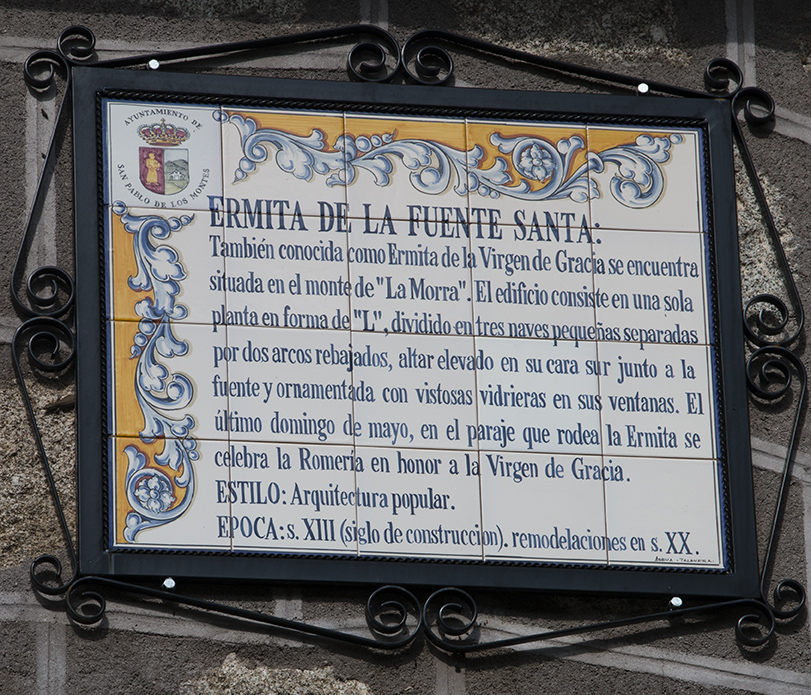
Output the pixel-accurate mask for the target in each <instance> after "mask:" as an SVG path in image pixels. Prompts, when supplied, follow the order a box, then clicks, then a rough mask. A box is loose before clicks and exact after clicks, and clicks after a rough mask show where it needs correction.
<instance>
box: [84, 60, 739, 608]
mask: <svg viewBox="0 0 811 695" xmlns="http://www.w3.org/2000/svg"><path fill="white" fill-rule="evenodd" d="M77 72H78V71H77ZM147 79H148V77H145V76H144V75H143V74H140V75H128V74H127V73H121V72H109V73H105V71H98V70H97V71H94V72H93V74H92V77H91V75H90V74H88V75H83V74H82V73H80V78H79V83H78V84H79V87H78V88H77V109H78V108H80V104H81V103H82V100H83V99H84V100H86V101H87V102H89V103H90V104H91V106H92V108H89V109H87V111H88V112H90V113H93V114H95V115H94V117H93V119H92V123H89V124H88V127H86V128H84V129H80V132H82V133H84V134H83V135H78V136H77V145H76V147H77V161H80V160H81V158H82V157H87V158H88V159H87V161H88V162H90V161H91V160H92V161H93V164H92V165H91V166H90V170H92V171H93V172H94V173H93V175H92V176H89V177H84V180H83V183H81V184H80V185H79V186H78V187H77V199H79V203H78V206H79V211H78V217H79V220H80V221H81V220H82V219H85V218H83V217H82V216H83V215H85V214H86V216H87V217H86V219H87V220H88V225H89V229H91V230H95V231H94V233H92V234H87V235H86V236H82V235H83V234H84V233H85V231H86V230H84V228H83V226H82V225H81V223H80V226H79V230H80V231H79V237H80V238H79V241H78V249H79V251H78V255H79V258H80V263H81V259H83V258H84V259H91V258H93V257H95V258H97V259H98V262H97V263H96V264H95V266H94V267H93V269H92V274H93V275H92V277H89V278H87V279H86V280H84V279H83V275H82V270H83V269H82V267H81V266H80V268H79V273H78V275H79V278H80V283H81V285H82V286H81V287H80V301H81V302H83V303H81V304H80V335H84V336H85V337H84V339H85V340H86V343H87V344H91V343H92V345H91V347H89V348H88V352H89V353H90V354H92V355H95V357H89V358H87V360H86V361H84V362H82V366H81V367H80V392H81V394H82V398H84V399H85V400H86V401H91V399H95V401H96V402H97V403H98V405H97V406H96V405H94V406H91V407H92V408H93V409H94V411H93V412H95V413H97V418H96V420H95V421H93V422H86V420H85V418H84V417H82V418H81V425H80V428H81V433H80V437H82V440H81V441H82V446H83V451H82V457H83V458H82V463H81V471H82V473H81V476H82V477H80V497H81V500H82V523H83V533H84V536H83V537H84V538H86V539H88V545H89V546H90V548H91V550H90V551H88V552H87V553H85V552H84V546H83V554H82V561H83V562H84V563H85V564H86V566H95V567H97V569H96V570H95V571H106V572H111V573H116V572H122V573H125V572H126V573H136V574H137V573H154V572H159V571H163V569H162V568H163V567H166V568H167V571H168V570H169V569H172V570H173V571H174V572H175V573H176V574H178V573H187V574H195V575H204V576H229V575H230V576H236V577H254V576H265V577H268V578H273V579H298V580H306V579H320V580H327V579H329V578H330V577H334V578H335V579H337V580H340V581H353V580H354V581H402V582H415V583H439V582H446V581H452V582H453V583H456V584H462V585H466V584H467V585H492V586H504V585H506V586H515V587H522V588H529V587H536V586H537V587H546V588H555V587H558V588H585V589H589V588H592V589H597V588H600V587H606V588H608V589H609V590H614V591H625V590H627V591H640V590H641V591H655V590H662V591H665V590H669V589H670V588H671V587H686V589H687V590H691V591H694V592H696V593H730V592H731V593H735V592H737V591H742V589H740V587H741V586H743V585H744V584H746V585H747V586H748V584H747V582H749V581H750V580H751V569H752V549H751V548H750V547H749V545H748V539H749V537H750V536H751V535H752V518H751V516H752V515H751V508H750V507H751V499H748V500H747V499H746V497H747V490H749V489H750V488H749V487H748V486H749V485H750V484H751V483H750V482H747V474H746V462H747V461H748V449H747V444H746V442H745V440H746V438H747V437H748V424H747V422H746V417H745V402H744V401H743V400H742V398H743V396H742V393H743V384H742V383H741V384H738V383H737V382H736V380H741V381H742V379H743V377H742V374H743V372H742V366H741V365H742V355H741V354H740V353H741V352H742V349H741V346H740V345H739V344H738V342H739V341H740V333H739V332H740V319H739V318H737V315H738V313H737V312H739V305H740V300H739V296H738V291H737V283H738V280H737V264H736V261H735V258H736V257H735V256H731V255H730V253H729V251H730V250H732V251H733V253H734V249H735V248H736V238H735V228H734V218H733V217H732V214H731V213H730V209H731V206H732V203H733V201H734V197H733V191H732V176H731V173H730V172H731V169H730V167H731V156H730V137H729V131H728V128H727V127H726V126H725V125H724V122H723V118H722V117H721V116H720V115H719V109H717V108H716V106H715V105H714V104H713V103H712V102H711V101H707V102H692V101H686V100H664V99H654V98H651V99H636V98H628V99H624V98H620V97H589V98H588V100H586V99H583V98H582V97H580V96H577V97H573V96H572V95H569V96H568V97H562V96H560V97H555V98H550V95H547V96H546V99H545V101H544V102H543V111H542V112H541V111H540V106H537V107H536V106H533V104H532V103H531V101H528V99H527V97H526V95H524V96H523V97H521V95H515V94H514V95H503V94H502V95H499V94H497V93H492V92H487V93H478V94H475V95H474V93H470V92H469V93H468V95H466V94H464V92H466V91H468V90H456V91H455V92H451V90H447V91H445V93H444V94H443V93H441V92H439V91H431V90H425V89H416V90H411V89H409V88H399V89H396V88H378V87H375V92H374V99H373V101H374V103H376V104H378V105H381V104H382V105H384V106H381V107H380V108H377V109H376V110H375V112H374V113H373V114H371V115H370V113H369V109H368V108H366V103H365V102H364V101H363V99H364V94H366V93H367V92H368V89H366V87H368V86H365V87H364V89H366V91H365V92H364V89H360V88H358V87H357V86H354V85H327V86H324V85H322V86H323V87H324V89H325V90H326V92H327V93H329V94H330V95H331V98H326V97H325V96H321V97H319V101H315V100H314V98H313V90H312V86H311V85H312V83H310V84H309V85H308V84H304V85H302V84H300V83H282V82H269V81H258V80H247V79H242V80H236V81H233V80H227V79H225V78H216V81H215V80H214V79H213V78H204V77H196V78H194V79H195V80H197V81H198V82H199V92H200V94H201V96H200V97H199V98H197V99H195V98H188V97H184V98H182V99H180V98H178V96H177V95H176V94H175V92H174V91H173V89H174V90H176V89H177V87H174V86H173V83H172V76H167V75H163V76H161V80H159V81H158V83H156V84H155V85H154V86H151V87H149V89H151V90H152V92H151V93H149V94H148V95H146V96H144V94H143V89H144V85H145V84H146V82H144V80H147ZM175 79H179V78H175ZM188 79H189V78H187V77H184V78H183V80H188ZM127 80H130V81H131V82H127ZM132 81H134V82H132ZM130 84H131V85H132V86H130ZM184 85H186V86H185V87H184V90H183V92H184V94H188V83H187V82H184ZM128 89H129V91H128ZM257 90H258V91H259V92H260V93H261V96H262V98H259V99H257V98H252V99H248V98H239V97H237V96H235V95H243V94H244V96H245V97H252V96H255V94H254V92H257ZM136 91H138V94H135V92H136ZM315 91H318V90H315ZM429 95H430V96H429ZM279 96H285V97H286V99H285V100H284V102H283V103H282V102H281V101H280V100H277V97H279ZM366 98H367V99H368V94H367V95H366ZM426 99H428V100H433V102H435V103H434V104H433V105H432V108H427V107H426V106H424V103H425V100H426ZM555 99H557V101H558V102H559V105H558V106H555ZM443 100H444V101H443ZM477 100H478V101H477ZM665 102H667V103H665ZM473 104H476V105H477V107H478V108H476V111H475V116H474V115H473V110H472V109H471V108H470V105H473ZM488 104H492V105H493V106H494V108H495V107H498V108H499V115H498V116H497V117H496V116H492V117H489V116H488V115H487V105H488ZM539 104H540V102H539ZM437 105H440V106H444V110H443V109H438V108H436V106H437ZM482 105H484V108H481V106H482ZM505 114H506V115H505ZM87 118H88V117H85V121H86V120H87ZM77 120H78V121H79V122H81V120H82V119H81V118H80V115H79V112H78V111H77ZM83 140H84V141H83ZM82 148H84V149H82ZM85 150H87V151H88V152H90V153H91V154H92V157H91V156H90V155H87V154H85ZM722 253H723V254H724V255H722ZM90 265H92V264H90ZM95 273H98V274H97V276H96V275H95ZM91 297H95V299H91ZM82 326H87V327H88V328H87V332H86V333H85V332H84V331H82V329H81V327H82ZM90 326H92V329H91V328H90ZM735 331H738V334H735ZM80 412H81V411H80ZM89 430H92V432H93V433H94V434H89V433H88V431H89ZM733 433H734V434H733ZM733 442H734V443H733ZM733 454H734V456H733ZM741 457H747V458H745V459H744V460H741ZM742 469H743V470H742ZM85 480H86V481H88V482H87V484H86V486H85V487H82V485H83V484H84V481H85ZM749 497H750V498H751V493H750V494H749ZM739 498H741V499H739ZM87 519H89V520H88V521H87V522H86V523H85V520H87ZM156 563H157V564H156ZM161 563H163V564H161ZM101 565H103V567H101ZM99 567H101V569H98V568H99ZM158 567H161V569H157V568H158ZM150 568H152V569H151V570H150ZM313 572H317V573H319V576H313ZM724 582H726V583H724ZM665 587H667V588H665ZM719 587H724V588H723V589H721V588H719Z"/></svg>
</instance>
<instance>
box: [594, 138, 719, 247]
mask: <svg viewBox="0 0 811 695" xmlns="http://www.w3.org/2000/svg"><path fill="white" fill-rule="evenodd" d="M701 143H702V135H701V132H700V131H699V130H689V129H684V130H680V129H666V128H659V129H650V128H647V129H646V128H635V127H634V128H631V127H629V128H620V127H614V126H611V127H603V126H589V127H588V147H589V152H590V154H591V156H592V157H593V158H594V164H593V165H592V167H591V170H590V176H591V180H592V182H593V185H594V186H596V188H597V195H596V196H595V197H593V198H592V200H591V220H592V224H593V225H594V227H595V229H596V228H603V229H645V230H658V231H686V232H699V231H704V230H705V225H704V202H703V186H704V184H703V181H702V179H703V171H704V164H703V160H702V154H701V147H702V144H701Z"/></svg>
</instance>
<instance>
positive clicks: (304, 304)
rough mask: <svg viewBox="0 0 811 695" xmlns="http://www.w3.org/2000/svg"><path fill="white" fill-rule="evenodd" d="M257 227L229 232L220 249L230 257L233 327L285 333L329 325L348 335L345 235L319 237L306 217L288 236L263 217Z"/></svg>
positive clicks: (314, 221)
mask: <svg viewBox="0 0 811 695" xmlns="http://www.w3.org/2000/svg"><path fill="white" fill-rule="evenodd" d="M263 220H264V224H263ZM255 222H256V223H257V224H259V225H261V226H260V227H258V228H252V229H239V228H234V227H232V228H226V230H225V235H224V239H223V241H224V244H225V245H224V246H221V247H220V252H221V253H225V254H227V256H226V257H225V258H224V259H223V260H224V264H225V269H224V273H225V275H226V276H227V280H224V281H223V283H224V284H225V286H226V289H227V299H226V310H227V312H228V313H229V314H230V315H231V316H232V318H233V321H231V323H234V322H240V323H251V324H253V325H257V326H263V327H280V328H306V327H307V326H314V327H319V326H323V325H324V324H326V326H327V327H328V328H330V329H333V330H347V331H348V330H349V325H350V321H349V292H350V278H349V272H348V262H347V247H346V243H347V242H346V235H345V234H324V233H321V232H319V231H318V218H314V217H302V218H301V222H302V226H300V227H298V226H297V227H296V228H295V229H286V230H278V229H275V230H274V229H268V228H267V217H266V216H264V215H261V216H257V217H256V218H255ZM239 317H247V319H245V318H243V319H242V320H240V318H239ZM253 317H255V319H256V321H255V323H254V322H253ZM226 320H227V317H226Z"/></svg>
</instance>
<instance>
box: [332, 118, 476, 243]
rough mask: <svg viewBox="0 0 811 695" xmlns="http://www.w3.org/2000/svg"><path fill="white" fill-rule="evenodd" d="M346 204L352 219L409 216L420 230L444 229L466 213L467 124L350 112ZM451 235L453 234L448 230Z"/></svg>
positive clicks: (455, 229) (456, 231) (429, 233)
mask: <svg viewBox="0 0 811 695" xmlns="http://www.w3.org/2000/svg"><path fill="white" fill-rule="evenodd" d="M346 153H347V180H348V182H349V183H348V185H347V189H346V195H347V203H348V205H349V214H350V216H351V217H355V218H364V217H370V218H373V219H383V218H385V217H386V216H390V217H392V218H396V219H400V220H409V225H410V226H411V228H412V230H413V231H415V232H416V233H421V232H422V230H423V228H427V232H426V233H425V235H426V236H435V235H439V234H440V233H441V229H442V228H443V227H444V224H443V219H445V217H447V218H448V219H450V221H451V222H450V226H449V227H448V230H450V229H451V228H452V230H453V233H454V234H462V232H461V226H460V225H458V224H457V222H456V220H457V219H458V217H457V214H459V215H461V218H462V219H465V218H466V215H467V203H468V196H467V156H466V154H465V122H464V121H463V120H461V119H459V120H442V119H434V118H411V117H406V116H401V117H384V116H363V115H357V114H347V116H346ZM448 233H449V232H448Z"/></svg>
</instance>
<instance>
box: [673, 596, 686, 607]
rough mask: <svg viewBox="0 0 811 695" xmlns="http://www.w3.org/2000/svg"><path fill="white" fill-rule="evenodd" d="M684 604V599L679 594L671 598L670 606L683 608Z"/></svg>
mask: <svg viewBox="0 0 811 695" xmlns="http://www.w3.org/2000/svg"><path fill="white" fill-rule="evenodd" d="M683 605H684V601H682V600H681V599H680V598H679V597H678V596H674V597H673V598H672V599H670V607H671V608H672V609H674V610H675V609H676V608H681V607H682V606H683Z"/></svg>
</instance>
